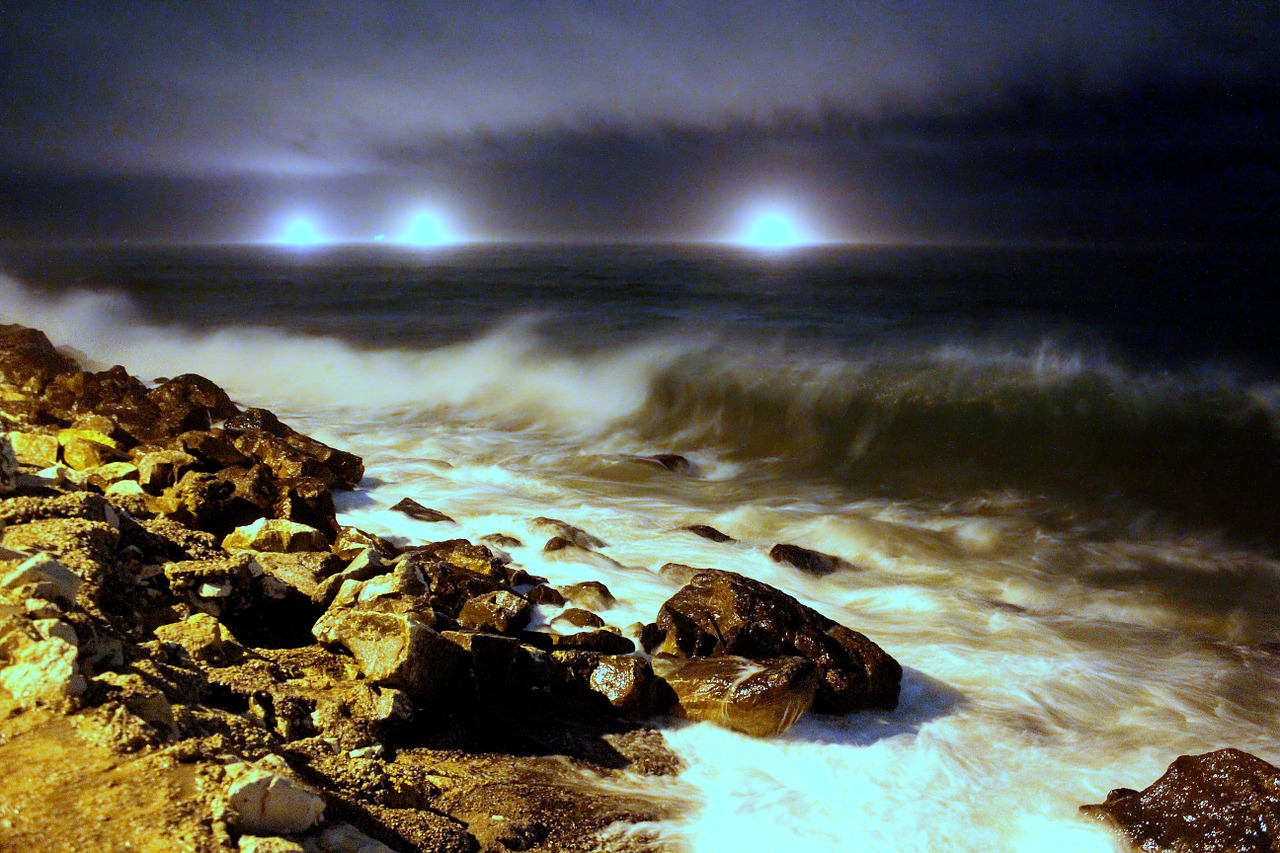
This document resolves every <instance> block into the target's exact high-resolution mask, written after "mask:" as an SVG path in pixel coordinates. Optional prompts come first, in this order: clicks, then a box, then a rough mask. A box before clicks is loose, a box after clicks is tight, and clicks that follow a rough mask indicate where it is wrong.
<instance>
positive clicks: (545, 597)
mask: <svg viewBox="0 0 1280 853" xmlns="http://www.w3.org/2000/svg"><path fill="white" fill-rule="evenodd" d="M524 597H525V598H527V599H528V600H529V602H530V603H531V604H549V605H552V606H553V607H560V606H562V605H563V604H564V603H565V598H564V596H563V595H562V594H561V593H560V590H558V589H556V588H555V587H553V586H551V585H550V584H545V583H540V584H538V585H537V586H535V587H533V589H531V590H529V591H528V592H526V593H525V594H524Z"/></svg>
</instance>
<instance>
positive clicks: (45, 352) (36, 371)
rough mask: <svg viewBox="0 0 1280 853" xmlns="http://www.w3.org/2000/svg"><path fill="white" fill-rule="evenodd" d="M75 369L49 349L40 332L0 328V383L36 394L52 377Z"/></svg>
mask: <svg viewBox="0 0 1280 853" xmlns="http://www.w3.org/2000/svg"><path fill="white" fill-rule="evenodd" d="M79 369H80V365H79V364H77V363H76V361H75V359H73V358H68V357H67V356H65V355H63V354H62V353H60V352H58V351H57V350H56V349H54V348H53V344H52V343H50V342H49V338H48V337H46V336H45V333H44V332H41V331H37V330H36V329H28V328H27V327H26V326H19V325H16V324H11V325H0V382H3V383H6V384H9V385H16V386H18V387H19V388H23V389H26V390H29V391H35V392H39V391H41V390H42V389H43V388H44V386H45V385H47V384H48V383H49V381H50V380H51V379H53V378H54V377H55V376H58V375H59V374H62V373H72V372H74V371H77V370H79Z"/></svg>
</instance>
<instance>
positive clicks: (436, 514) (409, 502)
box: [391, 498, 457, 524]
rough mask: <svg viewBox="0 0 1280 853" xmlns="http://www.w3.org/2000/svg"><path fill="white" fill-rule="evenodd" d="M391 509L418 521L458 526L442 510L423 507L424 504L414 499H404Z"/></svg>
mask: <svg viewBox="0 0 1280 853" xmlns="http://www.w3.org/2000/svg"><path fill="white" fill-rule="evenodd" d="M391 509H392V510H394V511H395V512H402V513H404V514H405V515H407V516H409V517H410V518H412V519H414V520H416V521H426V522H432V523H434V522H439V521H447V522H449V523H451V524H457V522H456V521H454V520H453V519H452V518H450V517H449V516H447V515H445V514H444V513H443V512H440V510H438V509H432V508H431V507H428V506H423V505H422V504H420V503H418V502H417V501H415V500H414V499H413V498H402V499H401V500H400V502H399V503H397V504H396V505H395V506H393V507H391Z"/></svg>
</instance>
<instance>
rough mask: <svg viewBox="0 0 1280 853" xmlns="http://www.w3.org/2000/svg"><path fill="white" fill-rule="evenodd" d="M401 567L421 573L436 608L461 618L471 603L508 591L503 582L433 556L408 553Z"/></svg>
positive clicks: (422, 553) (423, 553) (432, 604)
mask: <svg viewBox="0 0 1280 853" xmlns="http://www.w3.org/2000/svg"><path fill="white" fill-rule="evenodd" d="M400 565H402V566H412V567H414V568H416V569H417V570H418V571H419V572H420V573H421V576H422V578H423V579H424V580H425V582H426V584H427V588H428V595H429V597H430V600H431V606H432V608H433V609H435V610H438V611H440V612H441V613H447V614H449V615H450V616H457V615H458V613H459V612H460V611H461V610H462V607H463V605H464V604H466V603H467V600H468V599H470V598H473V597H475V596H477V595H484V594H486V593H490V592H496V591H497V590H500V589H505V588H506V585H505V584H504V583H503V582H502V581H499V580H497V579H495V578H491V577H488V576H486V575H481V574H477V573H475V572H472V571H468V570H467V569H462V568H458V567H457V566H455V565H453V564H452V563H449V562H446V561H445V560H443V559H441V558H440V557H439V556H438V555H436V554H433V553H430V552H416V553H407V554H405V555H404V556H403V557H402V558H401V562H400Z"/></svg>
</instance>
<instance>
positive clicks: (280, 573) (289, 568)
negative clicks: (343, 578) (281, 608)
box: [253, 551, 346, 604]
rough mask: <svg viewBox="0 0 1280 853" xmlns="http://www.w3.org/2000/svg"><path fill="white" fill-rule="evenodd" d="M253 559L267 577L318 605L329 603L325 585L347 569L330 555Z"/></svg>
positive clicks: (262, 555)
mask: <svg viewBox="0 0 1280 853" xmlns="http://www.w3.org/2000/svg"><path fill="white" fill-rule="evenodd" d="M253 559H254V562H255V563H257V564H258V565H259V566H261V567H262V570H263V572H264V573H265V574H266V576H267V577H270V578H275V579H276V580H277V581H279V582H280V583H281V584H282V585H283V586H285V587H286V588H288V589H289V590H291V591H292V592H293V593H295V594H297V595H300V596H302V597H303V598H305V599H307V601H310V602H313V603H316V604H321V603H327V602H324V595H323V593H322V592H321V587H322V585H323V584H324V582H325V581H326V580H327V579H329V578H330V577H333V576H335V575H337V574H338V573H340V572H342V571H343V569H344V568H346V567H345V566H344V565H343V563H342V560H341V559H339V558H338V557H336V556H334V555H333V554H331V553H329V552H328V551H306V552H301V553H283V554H282V553H277V552H271V551H263V552H259V553H257V554H255V555H254V558H253ZM334 592H335V593H336V592H337V590H336V589H335V590H334Z"/></svg>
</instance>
